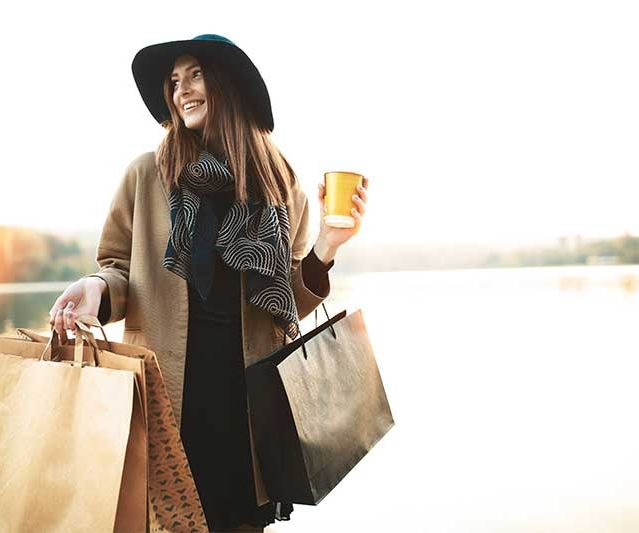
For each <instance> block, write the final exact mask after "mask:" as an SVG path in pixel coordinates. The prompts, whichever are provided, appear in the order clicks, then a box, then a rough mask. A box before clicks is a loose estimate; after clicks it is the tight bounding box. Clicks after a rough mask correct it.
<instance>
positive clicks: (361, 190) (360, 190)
mask: <svg viewBox="0 0 639 533" xmlns="http://www.w3.org/2000/svg"><path fill="white" fill-rule="evenodd" d="M357 194H359V197H360V198H361V199H362V200H364V203H366V202H368V192H366V187H363V186H362V185H358V186H357Z"/></svg>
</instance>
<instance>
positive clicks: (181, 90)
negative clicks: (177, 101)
mask: <svg viewBox="0 0 639 533" xmlns="http://www.w3.org/2000/svg"><path fill="white" fill-rule="evenodd" d="M189 90H190V86H189V82H188V81H187V80H182V81H180V84H179V85H178V88H177V91H176V92H177V95H178V96H182V95H183V94H188V92H189Z"/></svg>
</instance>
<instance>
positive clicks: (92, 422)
mask: <svg viewBox="0 0 639 533" xmlns="http://www.w3.org/2000/svg"><path fill="white" fill-rule="evenodd" d="M78 331H79V330H78ZM83 337H84V338H86V339H87V340H89V337H87V336H85V334H84V333H82V334H81V337H78V340H77V341H76V344H75V347H71V346H66V347H59V346H58V347H56V346H52V345H44V346H43V344H40V343H33V342H28V341H24V340H20V339H10V338H0V507H1V509H0V531H11V532H23V531H24V532H31V531H47V532H49V531H50V532H73V531H92V532H93V531H95V532H99V531H114V530H115V531H144V530H145V529H146V522H147V520H146V515H147V509H146V471H147V465H146V427H145V422H144V416H143V410H142V401H141V393H140V388H139V386H138V378H137V375H139V374H140V372H141V364H140V363H141V362H138V363H137V365H136V363H135V361H134V360H133V359H131V361H130V364H128V365H125V366H128V367H129V368H128V369H119V368H115V369H114V368H108V367H107V365H106V359H108V356H107V355H106V354H104V353H101V352H100V351H99V350H97V346H96V345H95V344H94V345H93V346H84V345H83V343H82V338H83ZM45 347H46V349H44V350H43V348H45ZM52 352H55V353H56V358H58V360H51V354H52ZM136 366H137V370H138V371H137V372H136V369H135V367H136Z"/></svg>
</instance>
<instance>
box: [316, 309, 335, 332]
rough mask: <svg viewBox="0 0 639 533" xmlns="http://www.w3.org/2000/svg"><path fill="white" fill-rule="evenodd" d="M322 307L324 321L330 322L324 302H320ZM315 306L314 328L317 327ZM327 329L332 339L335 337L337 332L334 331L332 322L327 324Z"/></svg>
mask: <svg viewBox="0 0 639 533" xmlns="http://www.w3.org/2000/svg"><path fill="white" fill-rule="evenodd" d="M322 309H324V314H325V315H326V321H327V322H330V321H331V317H330V316H329V314H328V311H327V310H326V306H325V305H324V302H322ZM317 326H318V324H317V307H316V308H315V329H317ZM328 329H329V330H330V332H331V335H333V338H334V339H337V333H336V332H335V328H334V327H333V324H329V325H328Z"/></svg>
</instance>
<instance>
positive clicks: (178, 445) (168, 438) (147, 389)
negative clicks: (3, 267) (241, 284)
mask: <svg viewBox="0 0 639 533" xmlns="http://www.w3.org/2000/svg"><path fill="white" fill-rule="evenodd" d="M79 318H80V319H81V320H82V322H85V323H88V324H90V325H94V326H97V327H100V328H101V325H100V324H99V322H97V320H96V319H95V318H94V317H89V316H82V317H79ZM17 333H18V335H19V336H20V337H21V338H24V339H26V340H31V341H33V342H34V343H46V342H47V341H48V337H45V336H43V335H40V334H38V333H36V332H34V331H31V330H28V329H23V328H18V330H17ZM103 334H104V332H103ZM69 342H73V341H72V340H69ZM96 343H97V345H98V347H99V348H100V349H101V350H103V351H106V353H109V354H117V356H120V357H122V356H124V357H126V358H133V359H142V360H143V361H144V365H143V370H144V379H143V380H142V382H143V386H142V388H143V389H144V394H143V395H142V399H143V406H144V412H145V419H146V423H147V429H148V446H149V454H148V468H149V470H148V499H149V528H148V529H149V530H150V531H151V532H171V533H178V532H206V531H208V527H207V525H206V519H205V517H204V511H203V510H202V506H201V503H200V499H199V496H198V493H197V489H196V487H195V482H194V481H193V476H192V474H191V470H190V468H189V464H188V461H187V458H186V454H185V452H184V447H183V445H182V441H181V439H180V434H179V429H178V427H177V423H176V421H175V416H174V415H173V409H172V408H171V403H170V400H169V397H168V393H167V391H166V387H165V385H164V380H163V378H162V374H161V371H160V368H159V365H158V361H157V357H156V355H155V352H153V351H152V350H150V349H148V348H146V347H143V346H139V345H135V344H126V343H120V342H113V341H107V340H99V339H96Z"/></svg>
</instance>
